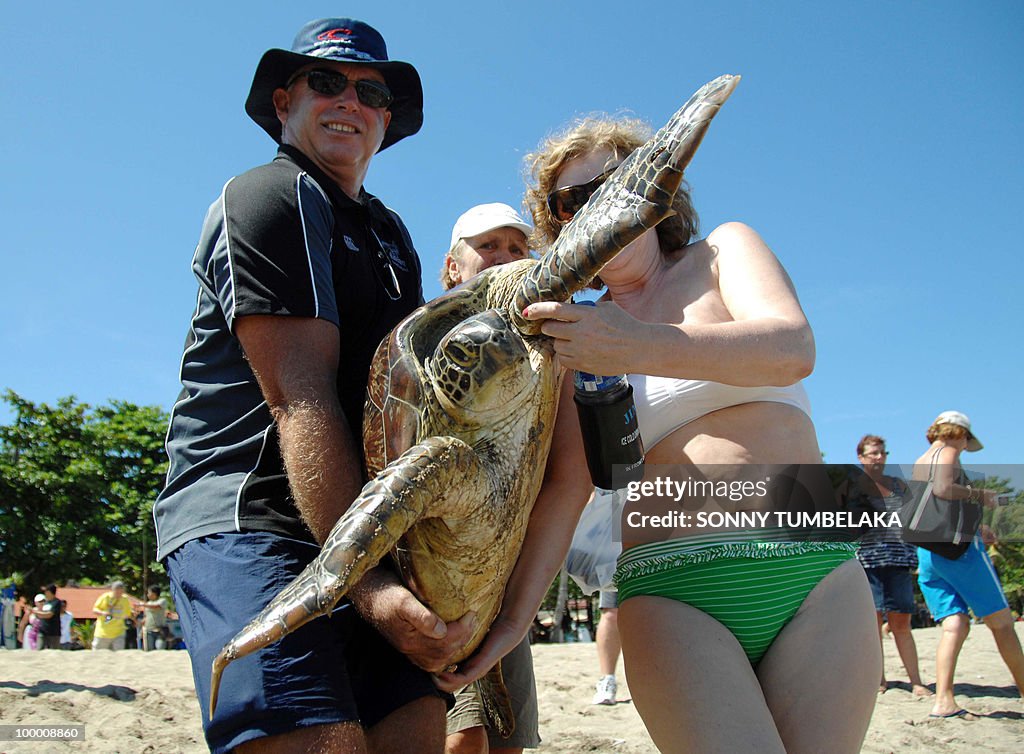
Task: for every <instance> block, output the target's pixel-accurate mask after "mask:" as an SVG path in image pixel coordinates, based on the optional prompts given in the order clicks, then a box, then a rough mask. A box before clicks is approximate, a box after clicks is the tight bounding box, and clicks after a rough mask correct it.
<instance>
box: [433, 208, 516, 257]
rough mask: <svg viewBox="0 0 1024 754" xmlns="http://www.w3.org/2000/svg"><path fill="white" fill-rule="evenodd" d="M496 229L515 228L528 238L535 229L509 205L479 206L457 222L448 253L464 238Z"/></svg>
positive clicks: (466, 212)
mask: <svg viewBox="0 0 1024 754" xmlns="http://www.w3.org/2000/svg"><path fill="white" fill-rule="evenodd" d="M495 228H515V229H516V230H521V231H522V232H523V234H524V235H527V236H529V235H530V233H531V232H533V228H531V227H530V225H529V224H528V223H527V222H526V221H525V220H524V219H523V218H522V217H520V216H519V213H518V212H516V211H515V210H514V209H512V208H511V207H510V206H508V205H507V204H502V203H501V202H494V203H492V204H478V205H476V206H475V207H473V208H471V209H467V210H466V211H465V212H463V213H462V215H460V216H459V219H458V220H456V221H455V227H454V228H452V242H451V244H450V245H449V246H448V251H451V250H452V249H454V248H455V244H457V243H458V242H459V241H460V240H461V239H463V238H472V237H473V236H479V235H480V234H481V233H486V232H487V231H489V230H494V229H495Z"/></svg>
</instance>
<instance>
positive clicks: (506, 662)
mask: <svg viewBox="0 0 1024 754" xmlns="http://www.w3.org/2000/svg"><path fill="white" fill-rule="evenodd" d="M532 230H533V228H531V227H530V226H529V225H528V224H527V223H526V221H525V220H523V218H522V217H520V216H519V213H518V212H516V211H515V210H514V209H512V207H510V206H509V205H507V204H502V203H501V202H493V203H490V204H478V205H477V206H475V207H472V208H471V209H468V210H466V211H465V212H463V213H462V215H461V216H460V217H459V219H458V220H456V221H455V226H454V227H453V228H452V241H451V245H450V246H449V247H448V253H447V254H445V257H444V263H443V265H442V267H441V285H443V286H444V289H445V290H446V291H447V290H450V289H452V288H454V287H455V286H457V285H459V284H461V283H465V282H466V281H467V280H469V279H470V278H472V277H473V276H475V275H477V274H479V273H480V272H483V271H484V270H486V269H487V268H488V267H496V266H497V265H500V264H507V263H508V262H515V261H517V260H519V259H526V258H527V257H529V255H530V248H529V236H530V233H531V232H532ZM501 672H502V676H503V678H504V681H505V686H506V688H507V689H508V692H509V701H510V702H511V705H512V713H513V715H514V716H515V721H516V727H515V730H514V731H513V732H512V735H511V736H510V737H509V738H507V739H503V738H502V737H501V736H500V735H499V734H498V733H497V732H496V731H493V730H490V729H489V728H487V727H486V716H485V714H484V708H483V703H482V701H481V699H480V692H479V691H478V689H477V684H475V683H473V684H470V685H469V686H467V687H466V688H464V689H463V690H462V691H460V692H458V693H457V694H456V695H455V707H453V708H452V709H451V710H450V711H449V712H448V739H447V741H446V743H445V752H446V754H486V753H487V752H490V754H519V752H522V750H523V749H524V748H530V749H535V748H537V746H538V745H539V744H540V733H539V730H538V718H537V683H536V680H535V678H534V674H533V654H532V653H531V652H530V641H529V639H528V638H524V639H523V640H522V641H521V642H520V643H519V644H518V646H516V648H515V649H513V650H512V651H511V652H509V653H508V654H507V655H505V657H504V658H502V661H501Z"/></svg>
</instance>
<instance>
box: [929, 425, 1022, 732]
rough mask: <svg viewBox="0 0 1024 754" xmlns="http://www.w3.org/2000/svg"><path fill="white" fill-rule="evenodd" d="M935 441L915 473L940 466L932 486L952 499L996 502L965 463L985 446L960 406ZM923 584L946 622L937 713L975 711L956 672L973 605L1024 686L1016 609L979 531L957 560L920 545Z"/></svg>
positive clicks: (938, 657) (935, 428)
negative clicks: (962, 698) (962, 695)
mask: <svg viewBox="0 0 1024 754" xmlns="http://www.w3.org/2000/svg"><path fill="white" fill-rule="evenodd" d="M926 437H927V438H928V442H930V443H931V446H930V447H929V448H928V450H927V451H926V452H925V453H924V455H922V456H921V457H920V458H918V459H917V463H916V464H915V466H914V479H916V480H919V481H925V480H927V479H928V478H929V474H930V473H932V468H933V467H934V476H933V482H932V491H933V493H934V494H935V496H936V497H939V498H943V499H946V500H970V501H972V502H974V503H978V504H980V505H984V506H985V507H987V508H993V507H995V505H996V500H995V492H993V491H992V490H986V489H980V488H974V487H972V486H971V485H970V484H969V482H968V479H967V476H966V475H965V474H964V471H963V468H962V467H961V466H960V454H961V453H962V452H964V451H965V450H966V451H976V450H981V448H982V444H981V443H980V442H979V441H978V438H977V437H975V436H974V433H973V432H972V431H971V422H970V420H969V419H968V418H967V417H966V416H965V415H964V414H962V413H960V412H959V411H944V412H943V413H941V414H939V416H938V417H937V418H936V419H935V421H934V422H932V424H931V426H930V427H929V428H928V431H927V433H926ZM917 557H918V561H919V562H920V571H919V574H918V584H919V586H920V587H921V594H923V595H924V599H925V602H927V603H928V609H929V610H930V611H931V614H932V617H933V618H934V619H935V622H936V623H939V624H941V626H942V635H941V636H940V638H939V647H938V649H937V650H936V652H935V704H934V705H933V707H932V711H931V717H940V718H949V717H965V716H967V715H969V714H970V713H968V712H967V711H966V710H964V709H963V708H961V707H960V706H959V705H958V704H957V701H956V698H955V697H954V696H953V675H954V673H955V672H956V663H957V658H958V657H959V656H960V650H961V649H962V648H963V645H964V640H965V639H966V638H967V634H968V632H969V631H970V629H971V620H970V616H969V614H968V610H971V611H973V612H974V614H975V615H976V616H977V617H979V618H981V619H982V620H983V621H984V622H985V625H986V626H988V627H989V629H990V630H991V631H992V636H993V638H995V640H996V646H997V647H998V648H999V654H1000V655H1001V656H1002V658H1003V662H1005V663H1006V667H1007V668H1009V670H1010V674H1011V675H1012V676H1013V681H1014V683H1016V684H1017V690H1018V692H1020V691H1021V690H1024V654H1022V652H1021V646H1020V639H1018V638H1017V634H1016V632H1015V631H1014V627H1013V615H1012V614H1011V613H1010V607H1009V605H1008V604H1007V602H1006V596H1005V595H1004V594H1003V588H1002V585H1001V584H1000V583H999V577H998V575H996V571H995V568H993V567H992V561H991V560H990V559H989V557H988V553H987V552H985V546H984V543H983V542H982V540H981V535H980V534H977V535H975V537H974V540H973V541H972V542H971V546H970V548H969V549H968V550H967V552H966V553H964V554H963V555H961V556H960V557H959V558H957V559H955V560H951V559H950V558H944V557H942V556H941V555H938V554H936V553H934V552H931V551H929V550H926V549H924V548H923V547H919V548H918V549H917Z"/></svg>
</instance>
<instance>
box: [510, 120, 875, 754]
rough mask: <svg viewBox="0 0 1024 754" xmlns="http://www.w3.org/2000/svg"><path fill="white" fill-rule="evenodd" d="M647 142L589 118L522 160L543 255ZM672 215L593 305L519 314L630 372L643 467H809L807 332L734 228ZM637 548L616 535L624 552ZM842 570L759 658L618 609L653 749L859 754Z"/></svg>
mask: <svg viewBox="0 0 1024 754" xmlns="http://www.w3.org/2000/svg"><path fill="white" fill-rule="evenodd" d="M647 133H648V132H647V131H646V129H645V127H644V126H643V124H640V123H638V122H636V121H623V120H618V121H613V120H600V119H589V120H587V121H583V122H581V123H580V124H577V125H576V126H574V127H573V128H571V129H570V130H569V131H567V132H566V133H564V134H560V135H556V136H554V137H551V138H550V139H548V140H547V141H546V142H545V143H543V144H542V145H541V147H540V149H539V150H538V152H537V153H535V154H534V155H531V157H530V158H529V159H530V160H531V163H530V166H531V170H532V174H533V178H534V179H535V181H536V183H535V185H532V186H531V187H530V188H529V190H528V192H527V201H528V203H529V204H530V207H531V210H532V212H533V219H534V225H535V227H536V228H537V233H538V235H539V236H540V238H538V239H537V241H538V246H541V245H544V244H550V243H551V242H552V241H553V240H554V238H555V237H556V236H557V234H558V232H559V230H560V228H561V225H562V224H563V223H564V222H567V221H568V220H569V219H571V217H572V215H573V214H574V212H575V211H577V210H578V209H579V207H580V206H582V204H583V202H584V201H585V200H586V198H587V197H588V196H589V194H591V193H592V192H593V191H595V190H596V189H597V187H598V186H599V185H600V183H601V181H602V180H603V178H604V177H605V175H604V174H605V173H606V171H608V170H609V168H613V167H614V166H616V165H618V164H619V163H620V162H621V161H622V160H623V159H624V158H625V157H626V156H627V155H628V154H629V153H630V152H631V151H632V150H633V149H635V148H636V147H638V146H639V145H640V144H642V143H643V141H644V140H645V139H646V137H647ZM706 156H707V154H706V153H705V157H706ZM674 209H675V210H676V214H675V216H673V217H670V218H668V219H667V220H665V221H663V222H662V224H661V225H659V226H658V227H657V228H656V229H654V230H651V231H648V232H646V233H644V234H643V235H642V236H640V237H639V238H638V239H636V240H635V241H634V242H633V243H632V244H630V246H628V247H627V248H626V249H625V250H624V251H622V252H621V253H620V254H619V255H618V256H616V257H615V258H614V259H613V260H612V261H611V262H609V263H608V264H607V265H606V266H605V267H604V269H603V270H602V272H601V279H602V282H603V283H604V284H605V285H606V286H607V288H608V293H607V294H606V295H605V296H604V298H603V299H602V302H601V303H599V304H598V306H597V307H583V306H574V305H571V304H558V303H540V304H534V305H532V306H530V307H529V309H528V310H527V313H526V316H527V317H528V318H530V319H538V320H546V321H545V322H544V325H543V332H544V333H545V334H547V335H550V336H552V337H553V338H555V348H556V351H557V353H558V355H559V358H560V359H561V361H562V363H563V365H564V366H567V367H569V368H572V369H579V370H582V371H587V372H592V373H596V374H606V375H607V374H623V373H628V374H629V375H630V379H631V383H632V384H633V385H634V389H635V398H636V401H637V408H638V415H639V418H640V430H641V435H642V436H643V438H644V441H645V447H646V449H647V465H648V473H649V474H650V473H652V467H654V466H656V465H658V464H682V463H687V464H692V465H693V466H694V467H696V468H697V469H699V470H701V471H702V472H704V473H707V474H709V475H713V474H714V473H715V469H716V468H721V465H723V464H818V463H820V462H821V453H820V450H819V448H818V443H817V439H816V436H815V431H814V426H813V424H812V423H811V419H810V416H809V406H808V404H807V399H806V394H805V393H804V391H803V388H802V387H801V386H800V380H801V379H803V378H804V377H806V376H807V375H808V374H810V372H811V370H812V368H813V366H814V338H813V335H812V333H811V329H810V326H809V325H808V322H807V319H806V318H805V316H804V313H803V311H802V309H801V307H800V303H799V301H798V300H797V296H796V292H795V291H794V288H793V284H792V282H791V281H790V279H789V276H788V275H787V274H786V272H785V270H784V269H783V267H782V265H781V264H780V263H779V261H778V259H777V258H776V257H775V255H774V254H773V253H772V252H771V250H770V249H769V248H768V247H767V245H766V244H765V243H764V241H763V240H762V239H761V237H760V236H759V235H758V234H757V233H756V232H755V231H754V230H752V229H751V228H749V227H747V226H746V225H743V224H741V223H735V222H733V223H726V224H724V225H722V226H719V227H718V228H716V229H715V230H714V231H713V232H712V233H711V234H710V235H708V236H707V238H705V239H703V240H694V241H693V242H691V240H692V239H695V238H696V237H697V236H696V233H697V230H696V228H697V218H696V214H695V213H694V211H693V209H692V206H691V205H690V200H689V196H688V194H687V191H686V188H685V186H684V187H683V188H681V189H680V191H679V192H678V194H677V198H676V202H675V204H674ZM581 463H582V460H581ZM678 542H679V543H680V548H681V550H686V548H687V544H686V540H685V539H680V540H678ZM633 544H635V543H633V542H630V541H628V539H627V540H626V541H624V542H623V547H624V553H623V558H626V557H627V556H628V554H629V552H630V547H631V545H633ZM731 544H733V543H731ZM740 544H742V543H740ZM682 557H683V558H684V559H685V554H684V555H683V556H682ZM840 561H842V562H841V564H839V565H835V564H834V563H833V565H831V566H828V567H827V568H826V570H825V571H824V572H823V573H822V574H821V576H820V577H818V578H820V581H819V580H815V581H814V584H816V586H815V585H812V587H809V588H810V589H811V591H810V592H809V593H808V592H805V593H804V594H803V595H801V596H800V597H799V599H798V603H797V605H796V606H795V607H793V612H794V614H793V615H792V617H789V618H787V619H786V621H787V622H786V623H785V625H784V627H783V628H781V630H780V631H779V633H778V634H777V635H776V636H775V637H774V639H773V640H772V643H771V645H770V647H769V648H768V650H767V652H765V653H764V654H763V657H758V659H757V660H756V661H755V660H754V659H752V658H751V655H750V653H749V652H747V655H746V656H745V655H744V651H745V650H746V647H745V646H744V647H741V645H740V643H739V641H738V632H736V631H732V630H730V629H729V628H727V627H726V626H725V625H723V623H722V622H720V621H719V620H717V619H716V618H715V617H713V616H712V615H711V614H710V612H711V611H710V610H709V611H704V610H700V609H697V608H695V607H693V606H692V605H691V604H686V603H685V602H682V601H677V599H671V598H666V597H665V596H654V595H652V594H643V593H641V594H637V596H634V597H632V598H630V599H624V601H623V602H622V603H621V604H620V607H619V628H620V632H621V635H622V646H623V654H624V659H625V665H626V675H627V679H628V680H630V681H632V682H631V683H630V691H631V693H632V695H633V698H634V700H635V701H636V704H637V709H638V711H639V712H640V713H641V716H642V717H643V719H644V722H645V724H646V725H647V728H648V730H649V731H650V733H651V736H652V738H653V739H654V741H655V743H656V744H657V745H658V747H659V748H660V749H661V750H663V751H684V750H687V751H754V750H756V751H777V752H783V751H789V752H794V751H806V752H811V751H849V752H853V751H858V750H859V748H860V745H861V742H862V741H863V738H864V735H865V733H866V731H867V725H868V722H869V720H870V717H871V712H872V709H873V707H874V702H875V694H876V688H877V683H878V677H879V673H880V668H881V656H880V652H879V647H878V642H877V639H876V638H875V625H874V610H873V606H872V601H871V595H870V591H869V589H868V585H867V581H866V578H865V576H864V573H863V570H862V569H861V567H860V566H859V565H858V564H857V562H856V560H855V559H852V550H851V552H850V554H849V558H846V556H843V557H841V558H840ZM622 563H623V560H621V559H620V571H621V569H622ZM665 578H666V579H671V578H673V575H672V573H671V571H670V570H668V569H666V574H665ZM716 586H721V585H720V584H716ZM621 596H622V584H621V583H620V597H621ZM741 607H742V606H741ZM797 607H798V608H799V610H798V611H797V609H796V608H797ZM737 713H739V715H740V716H739V717H737Z"/></svg>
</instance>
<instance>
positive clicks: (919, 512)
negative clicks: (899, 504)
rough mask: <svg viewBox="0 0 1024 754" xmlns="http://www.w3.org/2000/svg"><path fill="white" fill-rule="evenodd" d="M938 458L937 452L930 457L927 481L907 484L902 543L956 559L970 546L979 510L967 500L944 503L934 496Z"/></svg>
mask: <svg viewBox="0 0 1024 754" xmlns="http://www.w3.org/2000/svg"><path fill="white" fill-rule="evenodd" d="M940 450H941V449H940ZM938 456H939V451H938V450H937V451H935V453H934V454H933V455H932V462H931V467H930V468H929V470H928V481H927V482H911V483H910V489H911V495H910V499H909V500H908V501H907V503H906V504H905V505H904V506H903V508H902V509H901V510H900V522H901V523H902V524H903V541H904V542H907V543H909V544H912V545H917V546H918V547H923V548H924V549H926V550H929V551H931V552H934V553H935V554H936V555H941V556H942V557H944V558H948V559H949V560H956V559H957V558H959V557H960V556H962V555H963V554H964V553H965V552H967V548H969V547H970V546H971V540H972V539H974V535H975V533H976V532H977V531H978V527H979V526H980V525H981V513H982V510H981V506H980V505H975V504H973V503H971V502H970V501H969V500H947V499H946V498H942V497H938V496H937V495H936V494H935V492H934V489H933V487H934V482H935V463H936V461H937V460H938ZM917 493H920V494H917Z"/></svg>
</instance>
